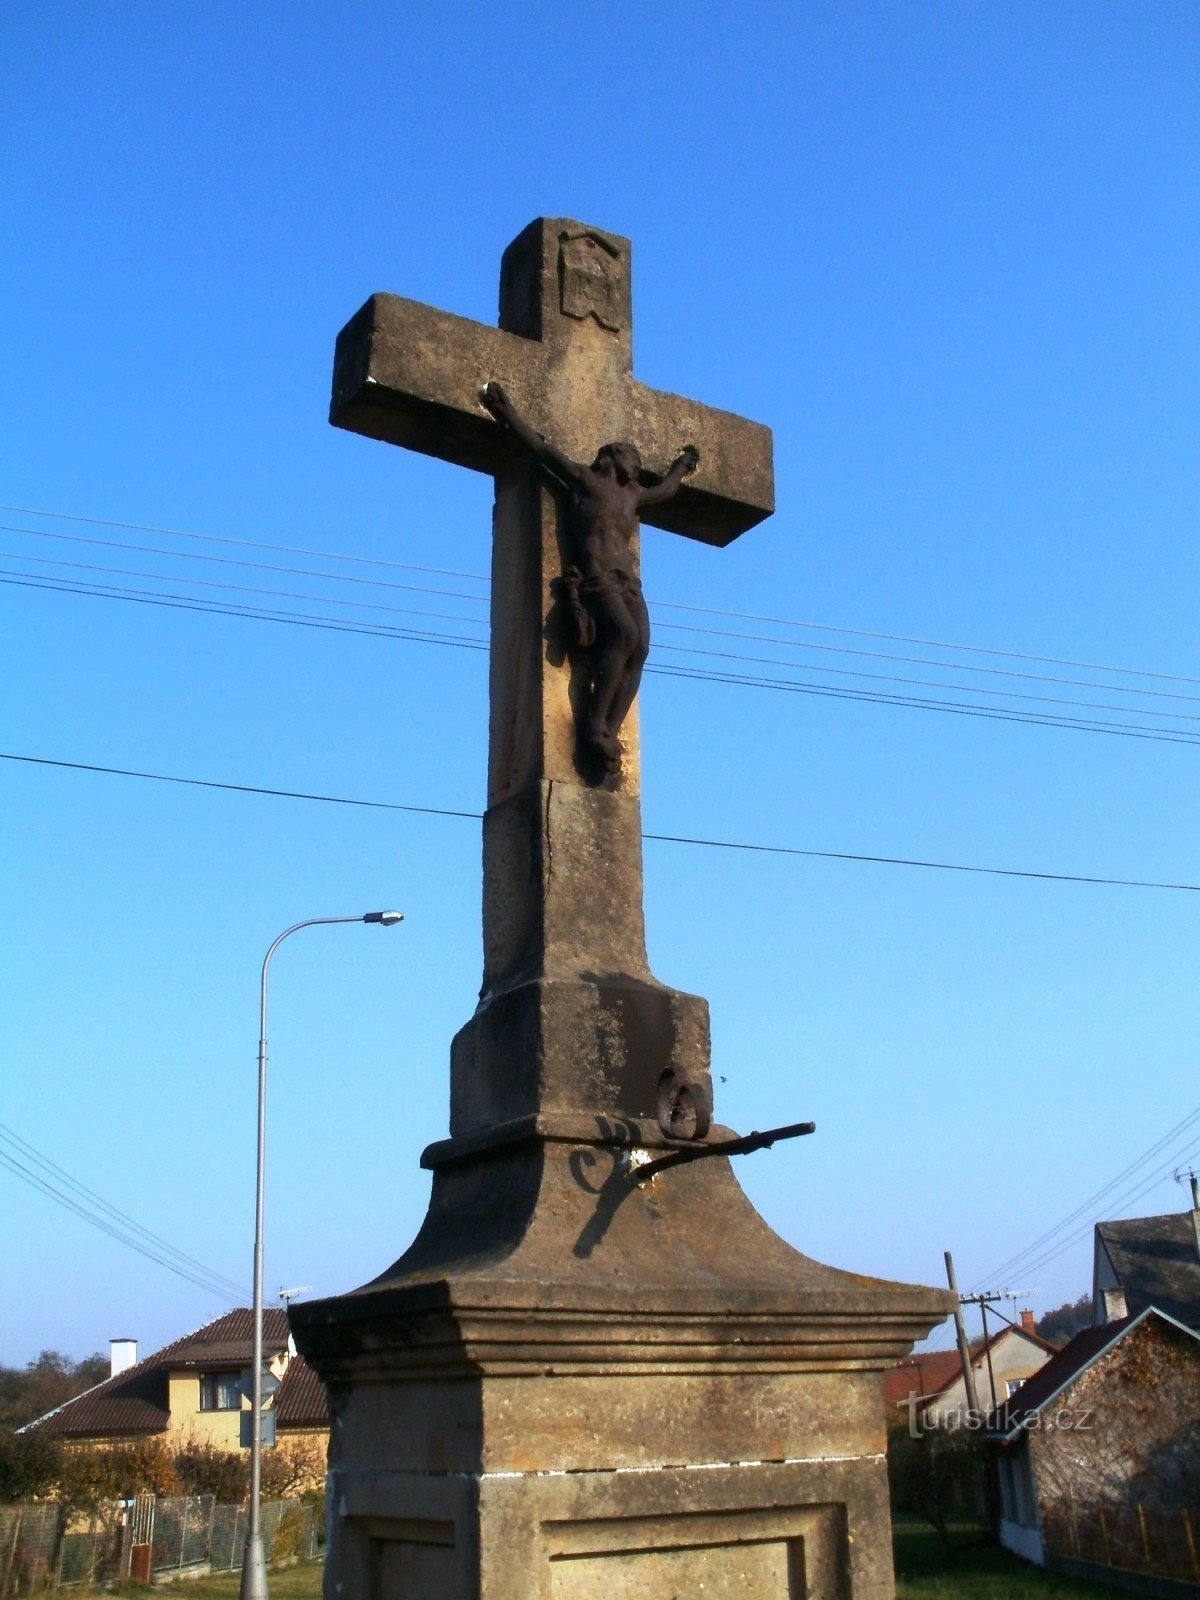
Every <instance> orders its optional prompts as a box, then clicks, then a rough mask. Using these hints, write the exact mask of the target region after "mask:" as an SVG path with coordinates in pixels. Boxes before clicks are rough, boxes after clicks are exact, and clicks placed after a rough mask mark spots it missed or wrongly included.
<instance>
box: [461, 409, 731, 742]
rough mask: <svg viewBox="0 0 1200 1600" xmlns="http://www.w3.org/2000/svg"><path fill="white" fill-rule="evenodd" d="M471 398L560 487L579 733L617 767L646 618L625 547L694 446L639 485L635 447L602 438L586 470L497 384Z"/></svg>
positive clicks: (691, 466) (669, 489)
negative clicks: (579, 689) (576, 655)
mask: <svg viewBox="0 0 1200 1600" xmlns="http://www.w3.org/2000/svg"><path fill="white" fill-rule="evenodd" d="M479 397H480V399H481V400H482V402H483V404H484V405H485V406H486V407H487V409H488V410H489V411H490V412H491V413H492V415H493V416H494V417H495V418H496V420H497V421H498V422H500V423H502V424H503V425H504V426H505V427H506V428H508V429H509V431H510V432H511V433H512V434H513V436H514V438H516V439H518V440H519V441H520V443H521V444H522V445H523V446H524V447H525V449H526V450H528V451H529V452H530V454H531V455H532V456H534V457H535V458H536V460H537V461H539V462H540V463H541V465H542V466H543V467H544V468H545V469H546V471H547V472H548V473H549V475H550V476H551V477H552V478H553V479H554V480H555V482H556V483H557V484H558V485H559V486H560V487H561V488H563V489H564V490H565V491H566V507H567V538H568V541H569V548H570V551H571V555H572V564H571V565H570V566H569V567H568V568H567V570H566V572H565V573H564V574H563V578H562V588H563V590H564V591H565V593H566V597H567V600H568V603H569V605H570V609H571V615H572V619H573V625H574V631H575V642H576V645H577V647H578V648H579V650H580V651H581V652H582V653H583V659H584V661H585V663H586V666H587V672H588V680H589V681H588V690H587V695H586V699H585V702H584V706H583V708H582V712H581V715H580V719H579V737H580V741H581V743H582V744H583V745H584V746H585V747H586V748H588V749H590V750H592V751H594V752H595V754H596V755H597V757H599V759H600V760H601V762H602V763H603V765H604V767H605V768H606V769H607V770H608V771H609V772H615V771H617V770H618V768H619V767H620V764H621V743H620V739H619V737H618V735H619V733H620V730H621V724H622V723H623V722H624V721H625V718H626V716H627V715H628V713H629V708H630V706H632V704H633V702H634V698H635V697H636V695H637V692H638V685H639V684H640V682H641V679H642V668H643V666H644V665H645V662H646V656H647V655H648V653H649V650H650V617H649V613H648V612H647V610H646V602H645V600H644V598H643V596H642V586H641V583H640V582H639V581H638V579H637V577H636V576H635V575H634V572H633V557H632V553H631V549H630V546H631V543H632V540H633V536H634V534H635V533H636V532H637V526H638V512H639V510H640V509H641V507H642V506H652V505H658V504H660V503H661V502H662V501H664V500H669V499H670V498H671V496H672V495H674V494H675V493H676V491H677V490H678V488H679V485H680V484H681V483H682V482H683V480H684V478H686V477H687V476H688V474H689V473H692V472H695V470H696V467H697V465H698V463H699V460H700V452H699V451H698V450H697V449H696V447H695V446H694V445H690V444H689V445H685V446H684V447H683V449H682V450H681V451H680V452H679V455H678V456H677V457H676V458H675V460H674V461H673V462H672V464H671V466H670V467H669V468H668V470H667V472H666V474H665V475H664V476H663V477H662V478H660V479H659V481H658V482H657V483H655V484H651V485H650V486H649V487H648V488H645V487H643V486H642V484H641V483H640V481H639V476H640V473H641V470H642V458H641V456H640V455H639V454H638V452H637V450H636V449H635V448H634V446H633V445H631V444H620V443H618V444H605V445H601V447H600V449H599V450H598V451H597V452H596V459H595V460H594V461H593V462H592V464H591V466H590V467H589V466H586V465H585V464H584V463H583V462H582V461H572V460H570V458H569V457H567V456H565V455H564V454H563V453H562V451H561V450H556V449H555V447H554V446H553V445H552V444H548V443H547V442H546V440H545V439H543V438H542V436H541V434H540V433H538V432H537V431H536V430H535V429H533V428H532V427H530V425H529V423H528V422H526V420H525V419H524V417H522V416H521V415H520V413H519V412H518V411H517V410H516V409H515V408H514V406H513V404H512V401H511V400H510V399H509V398H508V396H507V395H506V394H505V392H504V390H503V389H502V388H501V387H500V385H499V384H498V383H494V382H493V383H489V384H487V385H485V387H484V388H483V389H481V390H480V396H479Z"/></svg>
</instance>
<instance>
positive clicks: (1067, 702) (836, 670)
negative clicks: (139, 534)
mask: <svg viewBox="0 0 1200 1600" xmlns="http://www.w3.org/2000/svg"><path fill="white" fill-rule="evenodd" d="M2 527H3V524H0V528H2ZM17 531H21V530H17ZM51 537H55V538H58V537H63V538H70V537H72V536H71V535H70V534H64V535H52V536H51ZM88 542H92V541H88ZM97 542H101V543H103V542H105V541H97ZM130 548H133V549H137V548H138V547H137V546H131V547H130ZM0 558H4V559H7V560H17V561H32V562H34V563H35V564H36V565H38V566H53V567H67V568H70V569H71V570H72V571H79V572H100V573H106V574H108V575H109V576H115V577H126V578H147V579H151V580H153V581H156V582H162V581H163V574H161V573H156V572H146V571H144V570H141V569H139V568H128V567H114V566H112V565H102V564H95V563H90V562H85V561H64V560H60V559H57V558H55V557H52V556H31V555H25V554H21V553H20V552H18V551H11V550H4V551H0ZM200 559H202V560H210V559H215V560H218V561H219V560H221V559H222V558H221V557H219V556H218V557H201V558H200ZM231 565H234V566H241V565H247V566H261V565H264V564H263V563H258V562H251V563H241V562H233V563H231ZM0 570H2V571H3V572H5V573H6V574H7V575H8V576H9V577H14V578H30V579H35V580H36V579H38V578H40V577H41V576H42V575H41V574H38V573H23V572H14V571H13V569H12V568H4V569H0ZM267 570H269V571H285V570H287V569H285V568H279V567H268V568H267ZM312 576H315V577H322V576H324V574H320V573H314V574H312ZM59 581H60V582H61V583H63V584H64V585H71V586H74V587H72V588H71V589H70V590H69V591H68V592H72V593H74V592H82V593H85V594H88V593H91V590H92V588H100V589H101V590H103V591H104V592H105V593H106V594H110V593H111V591H112V588H113V586H111V585H97V584H95V582H94V580H85V579H76V578H67V577H63V578H60V579H59ZM169 581H174V582H182V583H186V584H188V585H189V586H190V587H193V588H204V589H218V590H221V591H223V592H225V593H231V594H253V595H260V596H264V597H267V598H272V599H283V600H301V601H308V602H310V603H316V604H323V605H336V606H342V607H350V608H351V609H353V610H356V611H384V612H388V613H390V614H392V615H396V616H419V617H430V618H433V619H434V620H438V621H443V622H459V623H465V624H467V625H476V626H481V627H482V626H485V625H486V624H485V622H484V619H482V618H477V617H464V616H461V615H459V614H458V613H455V612H444V611H429V610H426V609H424V608H422V607H419V606H418V607H408V606H392V605H386V604H383V603H381V602H371V601H362V600H342V599H340V598H338V597H337V596H330V595H312V594H306V593H302V592H297V591H295V590H288V589H271V588H263V587H261V586H259V585H255V584H239V583H226V582H221V581H219V580H214V579H208V578H176V579H172V580H169ZM349 581H350V582H353V583H365V584H367V585H368V586H370V580H368V579H361V578H353V579H351V580H349ZM89 583H90V586H88V585H89ZM389 587H391V588H396V589H409V590H413V591H415V592H419V593H429V594H448V595H452V596H454V597H456V598H459V599H467V600H469V599H472V598H475V597H473V596H470V595H461V594H458V595H455V592H454V591H449V590H422V589H420V588H419V586H417V585H412V584H392V585H389ZM122 593H123V594H126V595H127V594H130V593H135V594H141V595H145V594H152V595H157V596H159V597H162V598H174V599H183V598H186V597H184V596H179V595H175V596H164V595H163V592H162V591H161V590H153V591H147V590H137V591H126V590H123V591H122ZM192 598H195V597H192ZM199 598H204V597H203V596H201V597H199ZM217 603H218V604H220V603H222V602H217ZM251 609H254V610H258V609H260V608H251ZM328 620H334V619H328ZM663 626H666V627H668V628H672V629H674V630H675V631H679V632H686V633H700V634H704V635H706V636H711V637H714V638H718V637H728V638H733V639H746V640H752V639H754V638H755V637H756V636H755V635H752V634H742V633H735V632H731V631H727V630H719V629H712V628H691V627H688V626H687V625H684V624H673V623H666V624H663ZM764 642H766V643H772V644H779V645H781V646H783V647H784V648H788V647H789V645H790V644H791V641H789V640H786V639H771V638H766V639H765V641H764ZM802 648H809V647H807V646H804V647H802ZM818 648H820V647H818ZM659 649H660V650H667V651H671V652H673V653H675V654H679V655H699V656H705V657H708V658H711V659H713V660H729V661H739V662H745V663H747V664H751V665H760V666H774V667H795V666H796V665H797V663H793V662H789V661H779V660H776V659H774V658H771V657H766V656H752V655H748V654H746V653H745V652H743V651H723V650H711V649H704V648H702V647H698V646H695V645H672V644H660V645H659ZM850 653H852V654H853V653H856V652H850ZM865 653H866V654H871V653H872V652H865ZM883 659H890V658H883ZM900 659H903V660H908V659H910V658H908V657H902V658H900ZM804 665H806V666H807V670H809V671H816V672H819V673H821V674H823V675H825V676H837V677H850V678H863V679H870V680H872V681H874V682H881V683H895V684H903V685H911V686H912V687H915V688H931V689H950V690H958V691H959V692H965V693H969V694H974V695H987V696H989V697H990V698H992V699H1009V700H1027V701H1031V702H1036V703H1037V704H1042V705H1060V706H1074V707H1078V708H1079V709H1081V710H1092V711H1116V712H1120V713H1122V714H1124V715H1127V716H1138V717H1160V718H1161V717H1177V718H1181V719H1182V720H1183V721H1185V722H1200V715H1194V714H1191V713H1188V712H1183V711H1179V710H1175V709H1172V710H1170V711H1159V710H1157V709H1154V708H1145V707H1142V706H1129V705H1113V704H1111V703H1110V702H1107V701H1091V700H1075V699H1071V698H1069V697H1067V696H1062V695H1038V694H1030V693H1028V692H1025V691H1021V690H1015V689H992V688H988V687H986V686H985V685H982V684H981V685H973V684H968V685H964V684H959V683H946V682H944V681H942V680H940V679H928V678H911V677H904V676H901V675H898V674H896V673H884V672H864V671H862V670H861V669H856V668H853V667H833V666H808V664H804ZM947 665H948V670H951V671H954V670H958V669H957V668H955V667H954V666H953V665H951V664H947ZM971 670H980V671H986V670H988V669H986V668H980V669H971ZM1007 675H1008V676H1010V677H1022V678H1036V679H1037V680H1038V681H1040V682H1046V683H1061V684H1065V685H1070V686H1072V687H1080V688H1087V687H1098V688H1110V689H1113V691H1114V692H1117V693H1122V694H1136V695H1145V696H1154V697H1156V698H1162V699H1171V700H1184V701H1188V702H1190V703H1192V704H1200V696H1195V695H1179V694H1168V693H1164V691H1162V690H1159V689H1120V688H1119V687H1118V686H1112V685H1089V684H1087V683H1085V682H1082V681H1080V680H1072V679H1068V678H1052V677H1047V676H1046V675H1044V674H1028V673H1015V674H1014V673H1009V674H1007ZM1181 731H1187V730H1181Z"/></svg>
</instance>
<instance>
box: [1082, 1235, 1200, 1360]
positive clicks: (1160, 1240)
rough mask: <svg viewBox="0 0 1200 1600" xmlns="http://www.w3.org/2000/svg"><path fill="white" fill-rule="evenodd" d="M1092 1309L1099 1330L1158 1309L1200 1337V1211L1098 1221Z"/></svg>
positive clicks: (1093, 1265)
mask: <svg viewBox="0 0 1200 1600" xmlns="http://www.w3.org/2000/svg"><path fill="white" fill-rule="evenodd" d="M1092 1306H1093V1312H1092V1315H1093V1318H1094V1320H1095V1322H1096V1324H1097V1325H1098V1326H1101V1325H1103V1324H1105V1323H1110V1322H1115V1321H1119V1320H1120V1319H1121V1318H1122V1317H1124V1316H1137V1315H1138V1313H1139V1312H1141V1311H1145V1310H1146V1308H1147V1306H1156V1307H1157V1308H1158V1310H1159V1311H1164V1312H1166V1314H1167V1316H1169V1317H1174V1319H1175V1321H1176V1322H1182V1323H1183V1325H1184V1326H1185V1327H1187V1328H1191V1329H1192V1330H1193V1331H1195V1332H1197V1333H1200V1210H1191V1211H1183V1212H1178V1211H1175V1212H1168V1214H1167V1215H1166V1216H1162V1217H1129V1218H1126V1219H1125V1220H1123V1221H1121V1222H1098V1223H1097V1224H1096V1234H1095V1248H1094V1253H1093V1263H1092Z"/></svg>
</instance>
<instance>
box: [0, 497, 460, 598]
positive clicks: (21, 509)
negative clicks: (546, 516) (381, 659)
mask: <svg viewBox="0 0 1200 1600" xmlns="http://www.w3.org/2000/svg"><path fill="white" fill-rule="evenodd" d="M0 511H14V512H16V513H17V515H18V516H22V517H53V518H54V519H55V520H56V521H58V522H82V523H84V524H85V525H86V526H88V527H92V528H125V529H126V530H127V531H129V532H130V533H162V534H166V535H167V537H168V538H171V539H201V540H203V541H204V542H205V543H206V544H233V545H240V546H241V548H242V549H243V550H279V551H281V552H283V553H284V554H285V555H293V556H317V557H319V558H320V559H321V560H323V561H351V562H354V563H356V564H358V565H360V566H364V567H393V568H395V569H397V570H398V571H400V572H429V573H433V574H434V575H436V576H437V577H440V578H471V579H475V580H477V581H478V582H480V583H486V582H487V581H488V580H487V578H486V576H485V575H484V574H483V573H480V572H455V571H452V570H451V569H450V568H448V567H421V566H417V565H415V564H414V563H413V562H411V561H388V560H386V559H384V558H383V557H382V556H353V555H345V554H343V553H342V552H341V551H339V550H312V549H310V548H308V547H307V546H305V545H296V544H269V543H267V542H266V541H265V540H261V539H234V538H231V537H230V536H229V535H228V534H221V533H187V532H186V531H185V530H184V529H182V528H156V527H153V526H152V525H151V524H149V523H145V522H115V521H113V520H112V519H111V518H109V517H81V516H76V515H75V514H74V513H72V512H69V511H38V510H36V509H35V508H34V507H33V506H6V505H0Z"/></svg>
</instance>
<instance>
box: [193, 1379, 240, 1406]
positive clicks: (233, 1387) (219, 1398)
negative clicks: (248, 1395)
mask: <svg viewBox="0 0 1200 1600" xmlns="http://www.w3.org/2000/svg"><path fill="white" fill-rule="evenodd" d="M237 1380H238V1375H237V1373H236V1372H202V1373H201V1374H200V1409H201V1411H240V1410H241V1409H242V1397H241V1395H240V1394H239V1393H238V1389H237Z"/></svg>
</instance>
